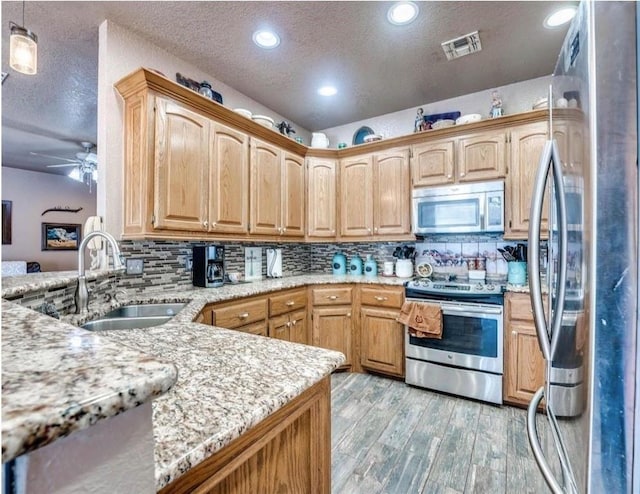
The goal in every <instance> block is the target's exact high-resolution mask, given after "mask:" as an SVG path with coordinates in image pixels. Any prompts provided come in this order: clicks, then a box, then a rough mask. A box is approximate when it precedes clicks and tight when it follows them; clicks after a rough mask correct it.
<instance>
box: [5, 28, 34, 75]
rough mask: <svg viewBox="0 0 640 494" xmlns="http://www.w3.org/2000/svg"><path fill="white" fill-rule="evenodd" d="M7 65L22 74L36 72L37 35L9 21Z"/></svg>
mask: <svg viewBox="0 0 640 494" xmlns="http://www.w3.org/2000/svg"><path fill="white" fill-rule="evenodd" d="M10 26H11V37H10V44H9V66H10V67H11V68H12V69H13V70H15V71H17V72H20V73H22V74H27V75H34V74H35V73H37V72H38V37H37V36H36V35H35V33H33V32H31V31H29V30H28V29H25V28H24V27H21V26H18V25H17V24H15V23H13V22H12V23H10Z"/></svg>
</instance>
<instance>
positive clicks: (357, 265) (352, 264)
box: [349, 254, 362, 274]
mask: <svg viewBox="0 0 640 494" xmlns="http://www.w3.org/2000/svg"><path fill="white" fill-rule="evenodd" d="M349 274H362V257H360V256H359V255H358V254H356V255H354V256H353V257H352V258H351V260H350V261H349Z"/></svg>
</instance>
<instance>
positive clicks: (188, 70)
mask: <svg viewBox="0 0 640 494" xmlns="http://www.w3.org/2000/svg"><path fill="white" fill-rule="evenodd" d="M140 67H147V68H152V69H156V70H159V71H160V72H162V73H163V74H166V75H167V77H170V78H172V79H173V78H175V74H176V72H180V73H181V74H184V75H185V76H187V77H189V78H191V79H194V80H197V81H202V80H207V81H209V82H210V83H211V85H212V86H213V88H214V89H215V90H216V91H218V92H219V93H220V94H222V98H223V100H224V105H225V106H226V107H228V108H238V107H241V108H247V109H248V110H251V111H252V112H253V113H256V114H263V115H269V116H271V117H272V118H274V119H275V120H276V121H278V120H289V121H290V119H289V118H287V117H283V116H281V115H278V114H277V113H275V112H274V111H273V110H270V109H269V108H267V107H265V106H264V105H262V104H260V103H258V102H257V101H254V100H252V99H251V98H248V97H247V96H245V95H243V94H242V93H239V92H238V91H236V90H235V89H233V88H231V87H229V86H227V85H225V84H223V83H222V82H220V81H218V80H217V79H216V78H215V77H213V76H212V75H211V74H206V73H204V72H203V71H202V70H200V69H198V67H196V66H194V65H191V64H190V63H187V62H185V61H183V60H181V59H179V58H177V57H175V56H174V55H172V54H171V53H169V52H167V51H165V50H163V49H161V48H159V47H157V46H155V45H153V44H151V43H150V42H148V41H146V40H145V39H143V38H140V37H139V36H138V35H136V34H134V33H133V32H131V31H128V30H126V29H124V28H122V27H120V26H118V25H117V24H114V23H113V22H111V21H108V20H107V21H104V22H103V23H102V24H101V26H100V34H99V51H98V161H99V162H100V177H101V179H102V177H104V180H105V181H106V183H108V184H109V187H108V188H101V189H100V190H99V191H98V212H99V214H100V215H102V216H103V217H104V220H105V227H106V230H107V231H108V232H110V233H112V234H114V235H115V236H116V237H117V238H119V236H120V235H121V234H122V219H123V210H122V206H123V181H122V171H123V161H124V156H123V154H124V152H123V151H124V150H123V133H124V132H123V110H124V104H123V102H122V99H121V98H120V96H119V95H118V93H117V91H116V90H115V89H114V87H113V85H114V83H116V82H117V81H119V80H120V79H122V78H123V77H124V76H126V75H128V74H130V73H131V72H134V71H135V70H137V69H139V68H140ZM293 126H294V127H295V128H296V135H298V136H302V137H303V138H304V139H305V140H306V142H309V141H310V136H311V134H310V132H309V131H307V130H305V129H303V128H302V127H300V126H299V125H297V124H296V123H295V122H294V123H293Z"/></svg>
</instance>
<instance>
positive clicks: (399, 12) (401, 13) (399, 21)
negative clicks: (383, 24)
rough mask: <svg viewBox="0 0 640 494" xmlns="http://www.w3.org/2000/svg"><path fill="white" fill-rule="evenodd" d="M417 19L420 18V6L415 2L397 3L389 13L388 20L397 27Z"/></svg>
mask: <svg viewBox="0 0 640 494" xmlns="http://www.w3.org/2000/svg"><path fill="white" fill-rule="evenodd" d="M416 17H418V6H417V5H416V4H415V3H413V2H396V3H394V4H393V5H392V6H391V8H390V9H389V11H388V12H387V19H389V22H390V23H391V24H395V25H396V26H401V25H404V24H409V23H410V22H411V21H413V20H414V19H415V18H416Z"/></svg>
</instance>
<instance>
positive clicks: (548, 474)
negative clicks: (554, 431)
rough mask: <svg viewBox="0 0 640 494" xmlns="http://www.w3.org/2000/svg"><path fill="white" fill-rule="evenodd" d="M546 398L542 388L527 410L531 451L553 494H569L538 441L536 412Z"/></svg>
mask: <svg viewBox="0 0 640 494" xmlns="http://www.w3.org/2000/svg"><path fill="white" fill-rule="evenodd" d="M543 396H544V388H540V389H539V390H538V391H537V392H536V394H535V395H533V398H532V399H531V403H529V408H528V409H527V435H528V436H529V444H531V451H533V457H534V458H535V460H536V463H537V464H538V466H539V467H540V471H541V472H542V476H543V477H544V480H545V482H546V483H547V485H548V486H549V489H551V492H553V494H567V493H566V492H565V491H564V489H563V488H562V486H561V485H560V484H559V483H558V481H557V480H556V478H555V477H554V475H553V472H552V471H551V467H550V466H549V463H547V459H546V458H545V457H544V452H543V451H542V446H540V440H539V439H538V428H537V425H536V410H537V409H538V406H539V405H540V402H541V401H542V398H543Z"/></svg>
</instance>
